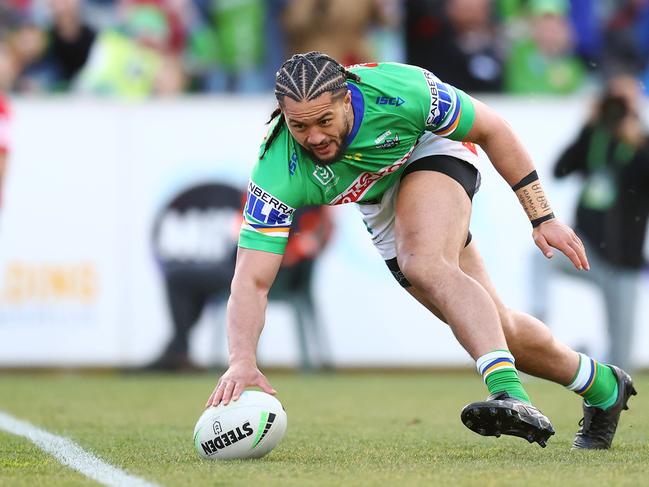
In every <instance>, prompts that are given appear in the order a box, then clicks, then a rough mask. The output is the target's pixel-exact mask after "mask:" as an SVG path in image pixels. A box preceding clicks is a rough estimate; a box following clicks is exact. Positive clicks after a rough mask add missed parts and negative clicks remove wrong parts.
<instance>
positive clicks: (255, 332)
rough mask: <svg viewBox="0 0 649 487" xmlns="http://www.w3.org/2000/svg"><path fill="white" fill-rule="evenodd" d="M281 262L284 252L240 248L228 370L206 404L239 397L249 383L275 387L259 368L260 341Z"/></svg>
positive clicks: (230, 321)
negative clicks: (271, 290) (267, 306)
mask: <svg viewBox="0 0 649 487" xmlns="http://www.w3.org/2000/svg"><path fill="white" fill-rule="evenodd" d="M281 262H282V255H281V254H275V253H271V252H265V251H261V250H253V249H246V248H242V247H240V248H239V252H238V254H237V263H236V267H235V272H234V278H233V279H232V287H231V294H230V299H229V300H228V308H227V318H226V322H227V330H228V343H229V349H230V358H229V367H228V370H227V371H226V372H225V373H224V374H223V376H222V377H221V378H220V380H219V382H218V384H217V385H216V388H215V389H214V392H212V395H211V396H210V398H209V400H208V401H207V404H206V406H207V407H209V406H216V405H218V404H219V403H220V402H223V403H224V404H228V403H229V402H230V399H233V400H235V401H236V400H237V399H238V398H239V396H240V395H241V393H242V392H243V391H244V390H245V388H246V387H250V386H258V387H260V388H261V389H262V390H263V391H264V392H268V393H269V394H275V390H274V389H273V388H272V387H271V385H270V384H269V383H268V380H267V379H266V377H264V375H263V374H262V373H261V372H260V371H259V369H258V368H257V343H258V342H259V336H260V335H261V330H262V329H263V327H264V319H265V314H266V305H267V303H268V292H269V291H270V288H271V286H272V284H273V281H274V280H275V276H276V275H277V272H278V270H279V266H280V264H281Z"/></svg>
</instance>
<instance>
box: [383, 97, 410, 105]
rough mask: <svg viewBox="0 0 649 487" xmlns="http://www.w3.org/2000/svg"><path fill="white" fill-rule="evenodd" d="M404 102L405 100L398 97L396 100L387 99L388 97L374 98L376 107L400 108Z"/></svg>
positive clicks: (392, 98)
mask: <svg viewBox="0 0 649 487" xmlns="http://www.w3.org/2000/svg"><path fill="white" fill-rule="evenodd" d="M405 102H406V100H404V99H403V98H401V97H400V96H397V97H396V98H394V97H389V96H377V97H376V104H377V105H393V106H395V107H400V106H401V105H403V104H404V103H405Z"/></svg>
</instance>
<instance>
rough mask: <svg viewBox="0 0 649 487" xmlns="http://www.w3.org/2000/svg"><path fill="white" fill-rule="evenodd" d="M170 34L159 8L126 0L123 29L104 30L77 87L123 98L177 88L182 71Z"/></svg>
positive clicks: (176, 90)
mask: <svg viewBox="0 0 649 487" xmlns="http://www.w3.org/2000/svg"><path fill="white" fill-rule="evenodd" d="M171 39H172V36H171V28H170V25H169V20H168V18H167V16H166V14H165V12H164V11H163V10H162V9H161V8H160V7H158V6H156V5H154V4H139V3H127V4H126V5H125V9H124V17H123V22H122V25H121V29H119V30H118V29H106V30H104V31H102V32H101V33H100V34H99V35H98V37H97V39H96V40H95V42H94V44H93V47H92V50H91V54H90V58H89V60H88V62H87V63H86V65H85V66H84V68H83V70H82V71H81V72H80V74H79V77H78V80H77V83H76V85H77V86H76V88H77V89H78V90H79V91H81V92H86V93H95V94H106V95H117V96H124V97H144V96H149V95H156V94H157V95H173V94H177V93H179V92H181V91H182V90H183V88H184V83H185V79H184V72H183V69H182V64H181V62H180V59H179V58H178V56H177V55H176V54H175V53H174V52H173V48H172V44H171Z"/></svg>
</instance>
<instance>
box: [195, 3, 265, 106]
mask: <svg viewBox="0 0 649 487" xmlns="http://www.w3.org/2000/svg"><path fill="white" fill-rule="evenodd" d="M274 8H275V2H272V3H268V5H267V3H266V2H264V1H263V0H240V1H237V2H227V1H222V0H212V1H210V2H208V3H207V5H203V8H202V9H199V12H202V19H201V20H200V21H199V22H198V25H197V26H194V29H193V32H192V34H191V39H190V43H189V58H190V59H191V64H190V70H191V71H192V73H193V74H194V77H195V78H196V80H197V82H198V86H199V88H200V89H202V90H206V91H217V92H222V91H228V92H239V93H255V92H260V91H263V90H270V86H271V81H272V79H271V78H267V77H266V72H265V71H264V68H265V63H264V59H265V56H266V54H267V47H266V46H265V39H266V32H267V30H268V26H267V24H266V16H267V15H268V14H269V12H270V13H271V14H272V12H273V11H274ZM269 50H272V48H271V49H269Z"/></svg>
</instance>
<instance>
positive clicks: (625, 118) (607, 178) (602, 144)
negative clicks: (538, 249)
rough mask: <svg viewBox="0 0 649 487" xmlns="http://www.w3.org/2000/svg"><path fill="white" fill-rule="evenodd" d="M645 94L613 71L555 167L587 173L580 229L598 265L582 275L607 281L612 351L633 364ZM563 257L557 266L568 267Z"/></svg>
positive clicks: (543, 298)
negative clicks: (599, 97)
mask: <svg viewBox="0 0 649 487" xmlns="http://www.w3.org/2000/svg"><path fill="white" fill-rule="evenodd" d="M641 102H642V99H641V91H640V86H639V84H638V82H637V80H636V79H635V78H633V77H631V76H617V77H614V78H611V80H610V81H609V82H608V84H607V88H606V90H605V92H604V94H603V95H602V97H601V99H600V100H599V101H598V102H597V103H596V106H595V110H594V113H593V116H592V117H591V120H590V122H589V123H587V124H586V126H585V127H584V128H583V129H582V131H581V133H580V134H579V136H578V137H577V139H576V140H575V141H574V142H573V143H572V144H571V145H570V146H569V147H568V148H567V149H566V150H565V151H564V153H563V154H562V155H561V157H560V158H559V160H558V162H557V164H556V166H555V169H554V175H555V177H557V178H563V177H565V176H567V175H569V174H572V173H575V172H576V173H578V174H579V175H580V176H581V177H582V178H583V185H582V189H581V194H580V197H579V203H578V206H577V214H576V222H575V230H576V232H577V233H578V234H579V236H580V238H581V239H582V240H583V242H584V245H585V246H586V248H587V251H588V255H589V257H590V261H591V272H588V273H580V274H578V275H579V276H580V277H583V278H585V279H588V280H589V281H591V282H593V283H594V284H595V285H597V287H598V288H599V289H601V291H602V295H603V297H604V300H605V305H606V314H607V326H608V335H609V337H608V338H609V341H608V356H607V357H606V358H607V360H608V361H609V362H613V363H616V364H620V366H621V367H624V368H625V369H627V370H628V368H629V365H630V364H629V362H630V359H631V344H632V340H633V325H634V320H635V308H636V302H637V296H638V291H639V289H638V288H639V284H640V283H639V278H640V271H641V269H642V267H643V265H644V264H645V259H644V256H643V247H644V239H645V234H646V229H647V218H648V215H649V142H648V140H647V136H646V133H645V130H644V127H643V126H642V122H641V120H640V117H639V113H640V109H641V105H642V103H641ZM562 264H563V263H561V262H559V261H557V262H556V263H555V266H553V267H555V268H557V267H560V268H561V270H562V271H568V270H569V269H568V267H569V266H564V265H562ZM536 267H537V269H536V272H535V279H536V285H535V297H536V299H535V302H537V303H539V308H538V309H537V310H536V311H537V314H538V315H540V316H543V315H544V314H545V308H546V304H545V303H546V302H547V283H548V279H547V277H549V276H547V275H546V274H547V270H544V269H542V267H541V266H536ZM539 273H540V274H539ZM539 283H541V285H540V286H539ZM539 291H540V295H539ZM539 298H540V299H539Z"/></svg>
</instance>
